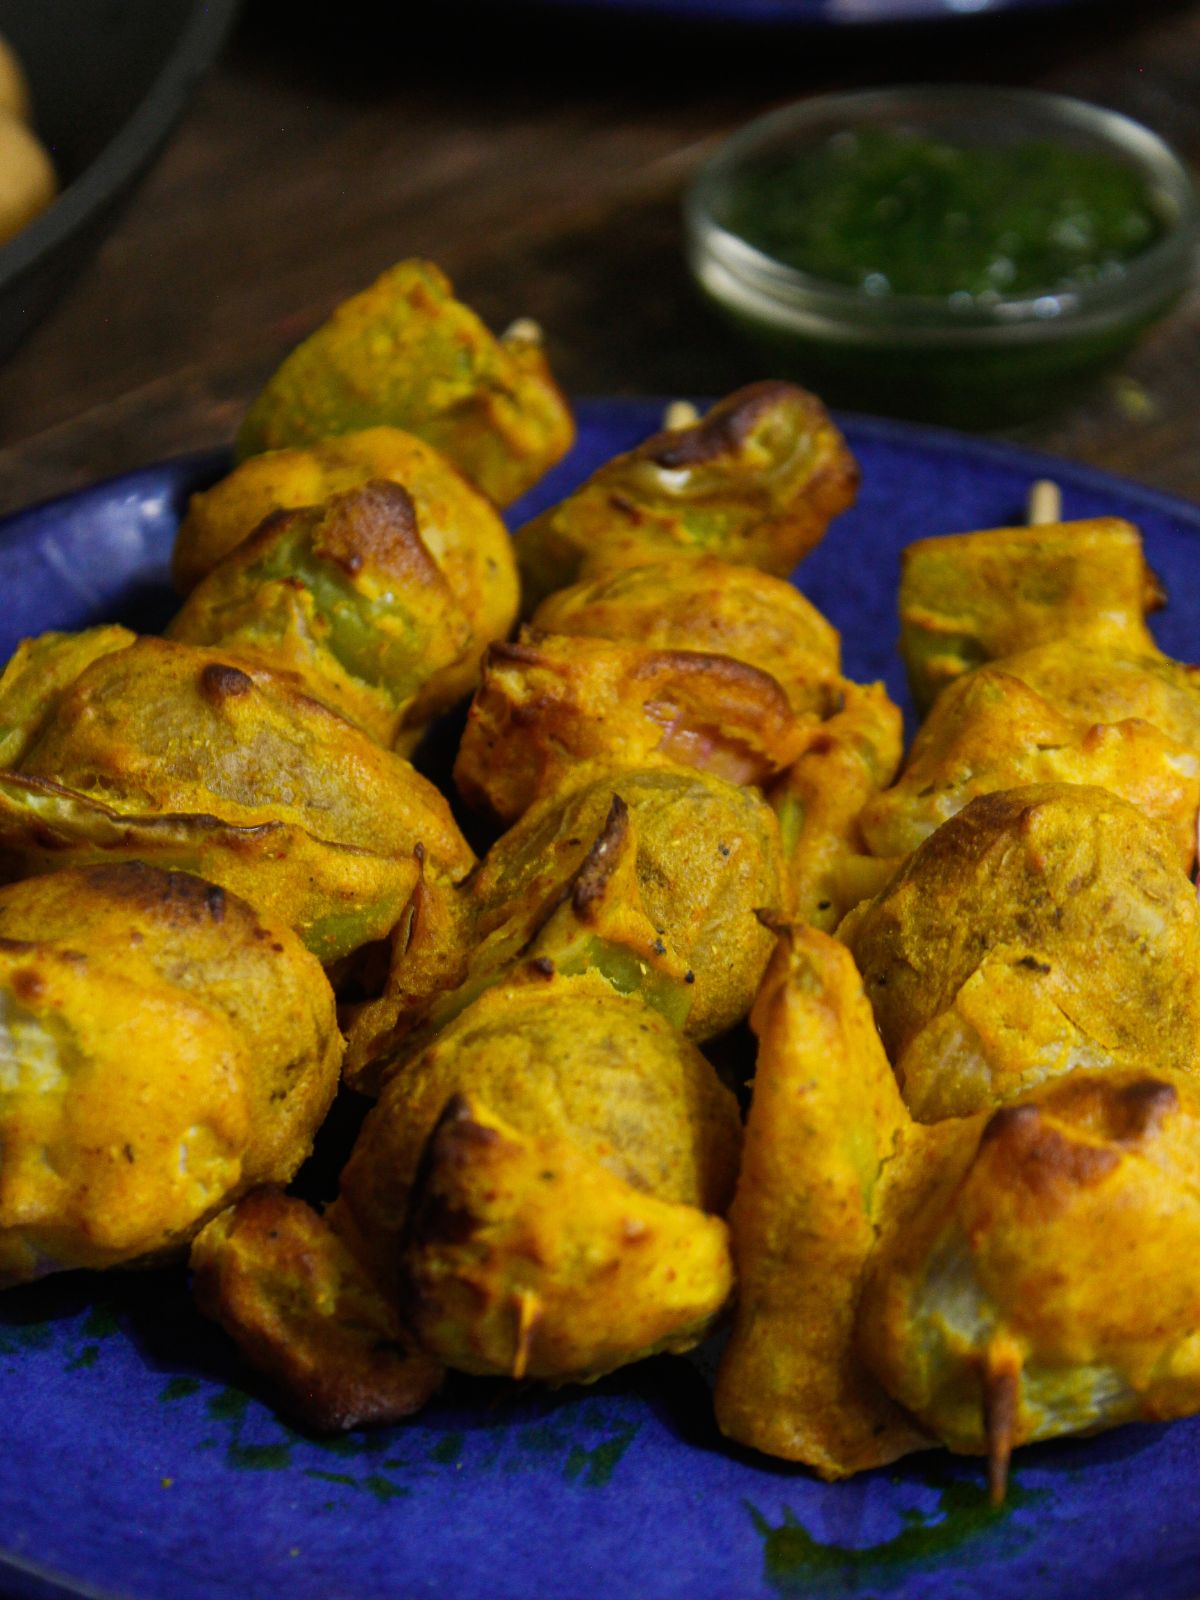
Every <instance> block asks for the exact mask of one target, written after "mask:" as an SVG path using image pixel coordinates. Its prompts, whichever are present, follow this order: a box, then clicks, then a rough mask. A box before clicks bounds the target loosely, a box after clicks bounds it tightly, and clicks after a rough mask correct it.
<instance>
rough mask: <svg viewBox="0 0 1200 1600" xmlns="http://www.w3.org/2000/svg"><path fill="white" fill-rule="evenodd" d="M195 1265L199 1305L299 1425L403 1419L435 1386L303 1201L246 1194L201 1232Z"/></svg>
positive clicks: (383, 1305)
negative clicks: (260, 1373) (259, 1373)
mask: <svg viewBox="0 0 1200 1600" xmlns="http://www.w3.org/2000/svg"><path fill="white" fill-rule="evenodd" d="M191 1267H192V1287H193V1292H194V1294H195V1297H196V1304H197V1305H198V1306H199V1308H200V1310H201V1311H202V1312H203V1313H204V1314H205V1316H208V1317H211V1318H212V1319H213V1321H215V1322H219V1323H220V1324H221V1326H222V1327H223V1328H224V1329H225V1331H226V1333H228V1334H229V1336H230V1338H232V1339H233V1340H234V1342H235V1343H236V1344H237V1345H238V1347H239V1348H240V1349H241V1351H242V1352H243V1354H244V1355H245V1357H246V1359H247V1360H248V1361H249V1362H250V1363H251V1364H252V1365H253V1366H254V1367H256V1368H257V1369H258V1370H259V1371H260V1372H263V1373H265V1374H266V1376H267V1377H268V1378H269V1379H270V1381H271V1383H272V1385H273V1387H274V1389H275V1391H276V1395H277V1398H278V1400H279V1403H280V1404H281V1406H282V1407H283V1409H284V1410H286V1411H288V1412H290V1413H291V1414H292V1415H293V1416H295V1417H297V1418H298V1419H299V1420H300V1421H301V1422H302V1423H304V1424H305V1425H306V1426H307V1427H310V1428H315V1429H317V1431H318V1432H321V1433H332V1432H340V1431H342V1430H344V1429H346V1428H358V1427H362V1426H363V1425H364V1424H378V1423H388V1422H399V1421H401V1420H403V1419H404V1418H405V1417H408V1416H411V1415H412V1413H413V1412H414V1411H418V1410H419V1409H420V1408H421V1406H423V1405H424V1404H425V1402H426V1401H427V1400H428V1399H430V1398H431V1396H432V1395H433V1394H434V1393H436V1391H437V1389H438V1388H439V1386H440V1384H441V1381H442V1368H441V1367H440V1366H439V1364H438V1363H437V1362H436V1361H434V1360H432V1359H431V1358H430V1357H429V1356H426V1355H424V1354H422V1352H421V1351H420V1350H418V1349H417V1348H416V1346H415V1344H414V1342H413V1339H412V1337H411V1335H410V1334H409V1333H408V1331H407V1330H406V1329H405V1328H404V1326H403V1325H402V1323H401V1320H400V1316H399V1313H398V1311H397V1309H396V1307H395V1305H394V1304H393V1303H392V1301H391V1300H390V1299H388V1298H387V1297H386V1296H384V1295H383V1294H382V1293H381V1292H380V1290H379V1288H378V1287H377V1286H376V1284H375V1283H374V1282H373V1281H372V1279H371V1277H370V1276H369V1274H368V1273H367V1272H366V1270H365V1269H364V1268H363V1266H362V1265H361V1263H360V1262H358V1261H357V1260H356V1259H355V1257H354V1256H353V1255H352V1254H351V1253H350V1251H349V1250H348V1249H347V1248H346V1246H345V1245H344V1244H343V1242H342V1241H341V1240H340V1239H339V1238H338V1236H337V1234H336V1233H334V1232H333V1230H332V1229H331V1228H330V1227H329V1226H328V1224H327V1223H325V1222H324V1221H323V1220H322V1219H321V1218H320V1217H319V1216H318V1215H317V1213H316V1212H315V1211H313V1210H311V1209H310V1208H309V1207H308V1206H306V1205H305V1204H304V1202H303V1201H302V1200H297V1199H293V1198H291V1197H289V1196H287V1195H284V1194H282V1193H280V1191H279V1190H278V1189H269V1188H263V1189H255V1190H254V1191H253V1192H252V1193H251V1194H248V1195H245V1196H244V1197H243V1198H242V1199H241V1200H239V1201H238V1203H237V1204H236V1205H235V1206H230V1207H229V1208H228V1210H226V1211H223V1212H222V1213H221V1214H220V1216H218V1217H215V1218H214V1219H213V1220H212V1221H211V1222H210V1223H209V1224H208V1225H207V1227H205V1228H204V1229H203V1231H202V1232H201V1233H200V1234H199V1235H198V1236H197V1238H196V1239H195V1240H194V1242H193V1244H192V1253H191Z"/></svg>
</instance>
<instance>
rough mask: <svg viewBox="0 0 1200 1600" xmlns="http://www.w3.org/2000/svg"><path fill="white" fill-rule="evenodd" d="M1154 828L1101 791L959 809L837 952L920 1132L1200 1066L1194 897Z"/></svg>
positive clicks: (1022, 794)
mask: <svg viewBox="0 0 1200 1600" xmlns="http://www.w3.org/2000/svg"><path fill="white" fill-rule="evenodd" d="M1176 855H1177V853H1176V851H1175V850H1174V848H1173V846H1172V842H1171V840H1170V839H1169V838H1168V836H1167V835H1166V834H1165V833H1164V832H1163V830H1162V828H1161V827H1160V826H1159V824H1157V823H1155V822H1152V821H1150V820H1149V819H1148V818H1146V817H1144V816H1143V815H1142V813H1141V812H1140V811H1138V810H1136V809H1135V808H1134V807H1133V806H1131V805H1129V804H1128V803H1127V802H1126V801H1124V800H1119V799H1118V798H1117V797H1116V796H1115V795H1112V794H1110V793H1108V792H1107V791H1106V790H1103V789H1095V788H1086V787H1083V786H1076V785H1069V784H1047V785H1033V786H1030V787H1028V788H1023V789H1014V790H1010V791H1008V792H1005V793H999V794H990V795H985V796H983V797H982V798H980V799H978V800H975V801H972V803H971V804H970V805H969V806H967V807H966V808H965V809H964V810H963V811H960V812H959V813H958V815H957V816H956V817H953V818H951V820H950V821H949V822H946V823H944V824H943V825H942V827H940V828H939V829H938V831H937V832H936V833H935V834H933V835H932V836H931V837H930V838H928V839H927V840H926V841H925V843H924V844H922V845H921V846H920V847H919V849H918V850H917V851H916V852H915V853H914V854H913V855H912V856H911V857H910V858H909V860H908V862H907V864H906V865H905V866H904V867H903V869H902V870H901V871H900V872H899V873H898V874H897V876H896V877H895V878H893V880H892V881H891V883H889V884H888V886H887V887H886V889H885V890H884V891H883V892H882V893H881V894H880V895H879V896H878V897H877V898H876V899H875V900H873V901H871V902H869V903H867V904H864V905H862V906H860V907H859V908H858V909H857V910H856V911H854V912H852V913H851V915H850V916H849V918H848V919H847V921H846V923H845V924H844V925H843V927H842V929H841V930H840V931H841V937H842V938H843V939H844V940H845V941H846V943H847V944H848V945H849V947H850V950H851V951H852V953H853V954H854V957H855V959H856V961H857V962H858V966H859V969H860V971H861V972H862V974H863V981H864V984H865V986H866V991H867V994H868V995H869V996H870V999H871V1004H872V1006H873V1008H874V1011H875V1019H876V1022H877V1023H878V1025H879V1030H880V1034H881V1036H882V1038H883V1043H884V1047H885V1048H886V1050H887V1052H888V1055H889V1057H890V1058H891V1061H892V1064H893V1066H894V1068H895V1071H896V1075H897V1078H898V1079H899V1082H900V1086H901V1090H902V1092H903V1094H904V1098H905V1101H906V1103H907V1104H908V1106H909V1109H910V1110H911V1111H912V1113H913V1115H914V1116H915V1117H916V1118H918V1120H920V1121H934V1120H937V1119H938V1118H941V1117H954V1116H966V1115H969V1114H970V1113H971V1112H974V1111H978V1110H981V1109H983V1108H985V1107H990V1106H994V1105H997V1104H1002V1103H1004V1102H1005V1101H1007V1100H1010V1099H1012V1098H1013V1097H1014V1096H1015V1095H1018V1094H1022V1093H1024V1092H1025V1091H1027V1090H1028V1089H1030V1088H1032V1087H1033V1086H1034V1085H1036V1084H1038V1083H1040V1082H1041V1081H1042V1080H1043V1079H1045V1078H1052V1077H1057V1076H1059V1075H1061V1074H1062V1073H1065V1072H1069V1071H1071V1070H1073V1069H1076V1068H1082V1067H1101V1066H1105V1065H1108V1064H1110V1063H1117V1064H1120V1065H1121V1066H1122V1067H1127V1068H1131V1069H1142V1070H1150V1071H1158V1070H1160V1069H1161V1070H1175V1071H1181V1072H1188V1071H1191V1070H1193V1069H1194V1067H1195V1065H1196V1062H1197V1060H1198V1059H1200V1056H1198V1052H1200V985H1197V982H1196V975H1197V973H1198V972H1200V930H1198V928H1197V919H1198V913H1197V903H1196V894H1195V890H1194V888H1193V886H1192V884H1191V883H1190V882H1189V880H1188V878H1187V876H1186V875H1185V873H1184V872H1183V871H1182V870H1181V869H1180V867H1179V865H1178V864H1177V859H1176Z"/></svg>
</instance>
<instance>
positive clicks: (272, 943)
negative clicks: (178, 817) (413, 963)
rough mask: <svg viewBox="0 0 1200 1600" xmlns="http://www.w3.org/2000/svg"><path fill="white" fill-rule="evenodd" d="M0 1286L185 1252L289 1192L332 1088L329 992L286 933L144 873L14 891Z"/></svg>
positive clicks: (200, 892) (151, 871)
mask: <svg viewBox="0 0 1200 1600" xmlns="http://www.w3.org/2000/svg"><path fill="white" fill-rule="evenodd" d="M0 1042H2V1044H3V1054H4V1056H5V1057H6V1059H7V1062H8V1067H7V1070H6V1074H5V1079H4V1082H3V1084H2V1085H0V1143H2V1144H3V1149H4V1161H3V1163H2V1164H0V1282H4V1283H14V1282H22V1281H24V1280H26V1279H29V1278H33V1277H38V1276H41V1275H42V1274H44V1273H46V1272H51V1271H56V1270H61V1269H63V1268H71V1267H108V1266H115V1265H118V1264H120V1263H122V1262H128V1261H135V1260H141V1259H142V1258H144V1257H157V1256H159V1255H162V1254H164V1253H166V1252H170V1251H172V1250H176V1249H178V1248H180V1247H181V1246H183V1245H185V1244H186V1243H187V1241H188V1239H189V1238H190V1237H191V1235H192V1234H193V1233H194V1232H195V1231H196V1229H197V1228H198V1227H200V1226H201V1224H202V1223H204V1222H205V1221H206V1220H207V1219H208V1218H209V1217H211V1216H212V1215H213V1214H214V1213H215V1212H216V1211H218V1210H219V1209H220V1208H221V1207H222V1206H225V1205H227V1204H228V1203H229V1202H230V1201H231V1200H234V1199H236V1198H237V1196H238V1195H239V1194H240V1193H241V1192H242V1191H243V1190H245V1189H247V1188H249V1187H251V1186H252V1185H254V1184H258V1183H263V1182H268V1181H275V1182H286V1181H287V1180H288V1179H289V1178H290V1177H291V1176H292V1174H293V1173H294V1172H295V1170H296V1168H297V1167H298V1166H299V1165H300V1163H301V1161H302V1160H303V1159H304V1157H305V1156H306V1155H307V1154H308V1152H309V1149H310V1148H311V1144H312V1138H313V1134H314V1133H315V1131H316V1129H317V1127H318V1126H319V1125H320V1123H321V1121H322V1120H323V1118H324V1116H325V1113H326V1111H327V1110H328V1108H329V1104H330V1102H331V1100H332V1098H333V1093H334V1090H335V1088H336V1085H337V1078H338V1065H339V1061H340V1057H341V1038H340V1036H339V1034H338V1032H337V1027H336V1021H335V1017H334V1005H333V994H332V991H331V990H330V988H329V985H328V983H327V982H326V980H325V977H324V975H323V974H322V972H321V969H320V967H319V966H318V965H317V963H316V961H315V960H314V959H313V958H312V956H310V955H309V954H308V953H307V952H306V951H305V950H304V948H303V946H301V945H300V943H299V942H298V941H297V940H296V939H295V937H294V936H293V935H292V934H291V933H290V932H289V931H288V930H287V929H286V928H284V927H282V926H281V925H279V924H278V923H276V922H274V921H273V920H270V919H265V918H262V917H260V916H259V914H258V913H257V912H255V911H254V910H252V909H251V908H250V907H249V906H248V905H246V904H244V903H243V902H242V901H240V900H238V899H236V898H235V897H234V896H231V895H227V894H226V893H225V892H224V891H223V890H222V889H220V888H218V887H216V886H215V885H213V884H209V883H204V882H202V881H201V880H200V879H198V878H193V877H190V876H188V875H186V874H183V873H170V872H161V871H158V870H157V869H155V868H152V867H147V866H144V865H142V864H140V863H130V864H126V865H121V866H115V867H99V868H90V869H75V870H70V871H64V872H61V873H54V874H51V875H49V876H46V877H42V878H37V879H34V880H31V881H29V882H26V883H21V884H15V885H11V886H9V887H8V888H5V889H2V890H0Z"/></svg>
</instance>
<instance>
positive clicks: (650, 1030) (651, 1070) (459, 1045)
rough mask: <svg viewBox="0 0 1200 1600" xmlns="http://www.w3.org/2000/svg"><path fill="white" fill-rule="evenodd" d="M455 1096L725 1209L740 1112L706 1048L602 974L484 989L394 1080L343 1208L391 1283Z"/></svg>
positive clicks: (655, 1184)
mask: <svg viewBox="0 0 1200 1600" xmlns="http://www.w3.org/2000/svg"><path fill="white" fill-rule="evenodd" d="M455 1094H466V1095H469V1096H471V1097H473V1098H474V1097H478V1098H479V1099H480V1100H481V1101H482V1102H483V1103H484V1104H486V1105H487V1106H488V1108H489V1110H491V1111H492V1112H494V1113H495V1114H496V1115H497V1116H500V1117H503V1118H504V1120H505V1122H506V1123H509V1124H511V1125H512V1127H513V1128H514V1129H516V1130H517V1131H519V1132H520V1133H522V1134H525V1135H529V1136H533V1137H536V1136H545V1137H547V1138H552V1139H554V1140H556V1141H567V1142H570V1143H571V1144H572V1145H574V1146H576V1147H577V1148H578V1149H579V1151H580V1152H581V1154H582V1155H583V1156H585V1157H586V1158H587V1159H588V1160H589V1161H595V1162H598V1163H599V1164H600V1165H601V1166H602V1167H604V1168H605V1169H606V1170H607V1171H609V1172H610V1173H612V1174H613V1176H614V1177H615V1178H618V1179H620V1180H621V1181H622V1183H625V1184H629V1185H632V1187H633V1188H635V1189H639V1190H642V1191H644V1192H646V1193H649V1194H653V1195H656V1196H657V1197H658V1198H659V1199H660V1200H663V1201H666V1202H669V1203H671V1204H673V1205H681V1206H693V1207H694V1206H699V1207H700V1208H701V1209H702V1210H705V1211H712V1212H720V1211H723V1210H724V1209H725V1207H726V1206H727V1205H728V1203H729V1198H730V1195H731V1194H732V1192H733V1185H734V1181H735V1179H736V1176H737V1164H738V1153H739V1148H740V1142H741V1129H740V1125H739V1119H738V1112H737V1106H736V1103H735V1101H734V1099H733V1096H732V1095H731V1094H730V1093H729V1091H728V1090H727V1089H726V1088H724V1086H723V1085H722V1084H721V1082H720V1081H719V1079H718V1078H717V1075H716V1073H715V1072H714V1070H713V1068H712V1067H711V1066H710V1065H709V1063H708V1062H707V1061H706V1060H705V1059H704V1057H703V1056H702V1055H701V1054H700V1052H699V1050H697V1049H696V1047H695V1046H694V1045H693V1044H691V1043H689V1041H688V1040H687V1039H685V1038H684V1037H683V1036H682V1035H681V1034H680V1033H678V1032H677V1031H676V1029H675V1028H673V1027H672V1026H671V1024H670V1023H669V1022H667V1021H666V1020H665V1019H664V1018H663V1017H662V1016H660V1015H659V1014H658V1013H657V1012H655V1011H653V1010H651V1009H650V1008H649V1007H648V1006H646V1005H643V1004H642V1003H641V1002H640V1001H639V1000H637V999H636V998H632V997H624V996H621V995H618V994H616V993H614V991H613V990H612V989H611V988H610V987H609V986H608V985H607V984H605V983H604V981H603V980H602V979H600V978H598V977H596V976H594V975H592V976H582V977H571V978H566V977H562V976H560V975H557V974H555V975H552V976H550V977H542V976H540V975H535V976H534V978H532V979H527V980H526V981H523V982H518V983H515V984H506V985H496V986H494V987H493V988H491V989H489V990H487V991H486V992H485V993H483V994H481V995H480V996H479V997H478V998H477V999H476V1000H475V1001H474V1002H473V1003H472V1004H471V1005H470V1006H469V1007H467V1008H465V1009H464V1010H463V1011H462V1012H461V1013H460V1014H459V1015H458V1016H457V1017H456V1018H454V1020H453V1021H451V1022H450V1023H448V1024H447V1026H445V1027H444V1028H443V1029H442V1030H441V1031H440V1032H439V1033H438V1034H437V1036H436V1037H435V1038H434V1039H433V1041H432V1042H431V1043H430V1044H429V1045H428V1046H427V1048H426V1049H425V1050H424V1051H423V1052H422V1053H421V1054H420V1055H418V1056H416V1057H415V1058H413V1059H411V1060H409V1061H408V1062H407V1063H406V1064H405V1066H404V1067H403V1069H402V1070H401V1071H398V1072H396V1073H394V1074H393V1075H392V1076H391V1077H389V1078H388V1079H387V1081H386V1082H385V1084H384V1087H383V1091H382V1094H381V1096H380V1099H379V1102H378V1104H377V1105H376V1106H375V1108H374V1109H373V1110H372V1112H371V1113H370V1115H369V1116H368V1117H367V1120H366V1122H365V1123H364V1125H363V1130H362V1132H361V1134H360V1135H359V1138H358V1142H357V1144H356V1145H355V1147H354V1150H353V1152H352V1154H351V1156H350V1160H349V1161H348V1163H347V1164H346V1168H345V1171H344V1172H343V1174H342V1182H341V1193H340V1196H339V1199H338V1200H337V1202H336V1205H335V1208H334V1212H335V1216H336V1225H337V1226H338V1227H339V1229H340V1230H341V1231H342V1232H343V1233H344V1234H345V1235H346V1236H347V1237H351V1238H354V1239H357V1240H361V1241H362V1253H363V1254H364V1255H369V1257H370V1258H371V1259H373V1260H375V1261H377V1262H378V1263H379V1270H380V1273H381V1275H384V1277H385V1280H386V1274H387V1273H388V1272H389V1271H392V1270H394V1264H395V1261H396V1259H397V1257H396V1251H397V1241H398V1240H399V1238H400V1236H401V1234H402V1232H403V1229H404V1225H405V1218H406V1216H407V1214H408V1206H409V1197H410V1193H411V1188H412V1184H413V1181H414V1179H415V1176H416V1171H417V1164H418V1161H419V1158H420V1153H421V1150H422V1147H423V1146H424V1144H425V1141H426V1140H427V1138H428V1137H429V1135H430V1133H431V1132H432V1131H433V1128H434V1125H435V1124H436V1122H437V1119H438V1117H439V1116H440V1114H441V1112H442V1110H443V1109H444V1107H445V1105H446V1102H447V1101H448V1100H449V1099H450V1098H451V1096H452V1095H455ZM389 1264H390V1266H389Z"/></svg>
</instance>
